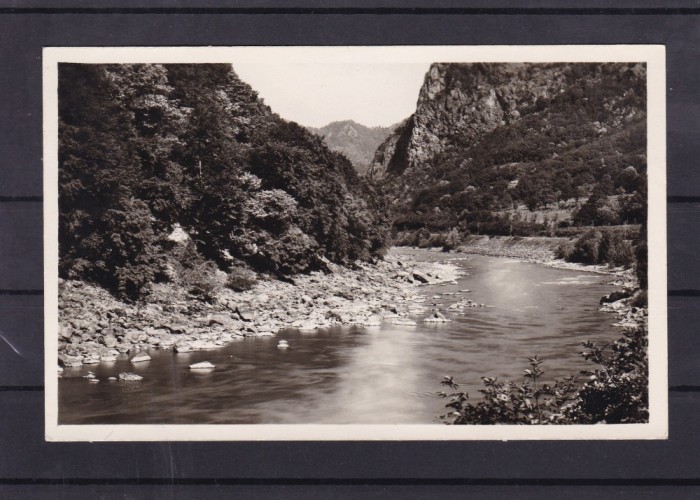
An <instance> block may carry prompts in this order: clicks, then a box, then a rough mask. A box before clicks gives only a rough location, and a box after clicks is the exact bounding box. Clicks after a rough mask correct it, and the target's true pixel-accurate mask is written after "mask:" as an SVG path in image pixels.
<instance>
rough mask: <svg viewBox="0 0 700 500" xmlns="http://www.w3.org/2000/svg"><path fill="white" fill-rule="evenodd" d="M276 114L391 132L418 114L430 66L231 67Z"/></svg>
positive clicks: (284, 64)
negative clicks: (385, 128) (382, 129)
mask: <svg viewBox="0 0 700 500" xmlns="http://www.w3.org/2000/svg"><path fill="white" fill-rule="evenodd" d="M232 64H233V69H234V71H235V72H236V74H237V75H238V76H239V77H240V78H241V79H242V80H243V81H244V82H246V83H248V84H249V85H251V86H252V87H253V89H254V90H255V91H257V92H258V94H259V96H260V97H261V98H262V99H263V100H264V101H265V104H267V105H268V106H270V107H271V108H272V111H273V112H275V113H277V114H279V115H280V116H281V117H282V118H284V119H286V120H291V121H294V122H297V123H299V124H300V125H304V126H307V127H316V128H319V127H323V126H325V125H328V124H329V123H331V122H338V121H345V120H353V121H355V122H357V123H360V124H362V125H365V126H367V127H388V126H390V125H394V124H396V123H399V122H401V121H402V120H404V119H406V118H407V117H409V116H410V115H411V114H412V113H413V112H414V111H415V109H416V102H417V100H418V92H419V90H420V87H421V85H422V84H423V79H424V77H425V74H426V73H427V71H428V69H429V67H430V64H429V63H390V64H386V63H328V62H319V63H314V62H265V63H259V62H233V63H232Z"/></svg>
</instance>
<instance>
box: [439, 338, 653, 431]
mask: <svg viewBox="0 0 700 500" xmlns="http://www.w3.org/2000/svg"><path fill="white" fill-rule="evenodd" d="M583 346H584V348H585V351H583V352H582V353H581V355H582V356H583V357H584V359H586V360H587V361H590V362H591V363H594V364H595V365H596V367H595V369H592V370H586V371H582V372H581V375H583V376H585V377H586V378H587V380H586V381H585V382H583V383H580V382H579V381H578V379H577V378H576V377H574V376H569V377H564V378H562V379H558V380H556V381H555V383H554V385H550V384H543V383H541V378H542V375H543V374H544V371H542V369H541V368H540V365H541V364H542V360H541V359H539V358H538V357H537V356H535V357H533V358H530V359H529V361H530V368H529V369H527V370H525V372H524V380H523V382H522V383H520V384H517V383H514V382H510V381H504V382H501V381H499V380H498V379H496V378H491V377H482V380H483V383H484V389H480V390H479V392H480V393H481V394H482V397H481V400H480V401H478V402H472V401H471V400H470V398H469V395H468V394H467V393H466V392H463V391H458V389H459V384H457V383H456V382H455V381H454V380H453V378H452V377H450V376H445V378H444V379H443V380H442V382H441V384H442V385H445V386H447V387H449V388H450V389H451V390H452V391H454V392H452V393H450V394H447V393H445V392H440V393H439V395H440V396H442V397H444V398H447V399H448V403H447V404H446V405H445V407H446V408H450V409H451V410H452V411H450V412H449V413H447V414H445V415H441V416H440V417H439V418H440V419H441V420H444V421H445V422H446V423H448V424H454V425H474V424H482V425H483V424H521V425H530V424H594V423H610V424H616V423H639V422H648V420H649V400H648V387H649V373H648V363H647V330H646V328H642V327H639V328H630V329H626V330H625V332H624V334H623V336H622V337H621V338H620V339H618V340H617V341H615V342H613V343H606V344H603V345H602V346H598V345H596V344H595V343H593V342H588V341H587V342H584V343H583Z"/></svg>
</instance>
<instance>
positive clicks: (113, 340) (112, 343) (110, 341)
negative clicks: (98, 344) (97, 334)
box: [102, 335, 118, 347]
mask: <svg viewBox="0 0 700 500" xmlns="http://www.w3.org/2000/svg"><path fill="white" fill-rule="evenodd" d="M102 342H103V343H104V345H106V346H107V347H117V344H118V342H117V337H115V336H114V335H105V336H104V337H102Z"/></svg>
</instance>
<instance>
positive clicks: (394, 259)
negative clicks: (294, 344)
mask: <svg viewBox="0 0 700 500" xmlns="http://www.w3.org/2000/svg"><path fill="white" fill-rule="evenodd" d="M330 270H331V272H330V273H329V274H325V273H321V272H316V273H311V274H309V275H300V276H297V277H295V279H294V284H291V283H284V282H281V281H276V280H265V281H263V280H261V281H259V282H258V283H257V284H256V285H255V286H254V287H253V288H252V289H251V290H249V291H246V292H240V293H237V292H234V291H232V290H229V289H226V288H222V289H221V290H220V291H219V293H218V294H217V296H216V299H215V300H214V301H212V302H203V301H201V300H197V299H195V298H192V297H188V296H187V294H186V293H185V292H184V291H183V290H182V289H178V288H176V287H174V286H172V285H165V284H158V285H154V287H153V291H152V293H151V295H150V297H149V299H148V301H147V302H145V303H141V304H128V303H125V302H121V301H119V300H117V299H115V298H114V297H113V296H112V295H110V294H109V293H108V292H107V291H105V290H103V289H101V288H99V287H95V286H92V285H89V284H87V283H83V282H79V281H61V282H60V283H59V329H58V332H57V334H58V339H59V340H58V351H59V353H58V358H59V361H60V363H61V364H62V365H63V366H81V365H84V364H85V365H89V364H98V363H101V362H109V361H114V360H115V359H116V358H117V357H118V356H120V355H124V354H129V355H131V354H138V353H139V352H140V351H143V350H145V349H147V348H163V349H175V350H176V351H178V352H188V351H194V350H209V349H216V348H219V347H221V346H223V345H225V344H227V343H229V342H232V341H235V340H238V339H242V338H244V337H248V336H266V335H275V334H276V333H277V332H278V331H280V330H281V329H285V328H298V329H300V330H306V331H311V330H315V329H317V328H325V327H330V326H333V325H362V326H376V325H379V324H381V322H382V321H392V322H396V323H398V324H406V323H407V322H408V321H411V320H410V319H409V318H408V315H409V314H416V313H419V312H424V311H426V308H425V307H424V306H422V303H423V302H424V301H425V298H424V297H423V296H422V295H421V294H420V289H419V286H420V285H422V284H438V283H449V282H453V281H454V280H455V279H456V278H457V277H458V276H459V271H458V268H457V267H456V266H453V265H450V264H445V263H439V262H414V261H412V260H410V258H407V257H406V256H395V255H389V256H387V258H386V259H385V260H383V261H380V262H378V263H376V264H358V265H357V267H356V269H348V268H344V267H340V266H335V265H330ZM426 314H427V313H426Z"/></svg>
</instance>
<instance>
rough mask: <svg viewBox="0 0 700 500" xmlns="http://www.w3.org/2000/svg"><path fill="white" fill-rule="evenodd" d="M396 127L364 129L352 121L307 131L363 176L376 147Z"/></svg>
mask: <svg viewBox="0 0 700 500" xmlns="http://www.w3.org/2000/svg"><path fill="white" fill-rule="evenodd" d="M396 127H397V125H391V126H389V127H366V126H364V125H362V124H359V123H357V122H354V121H352V120H345V121H339V122H332V123H329V124H328V125H326V126H325V127H321V128H310V129H309V130H311V132H313V133H314V134H316V135H318V136H320V137H323V141H324V142H325V143H326V145H327V146H328V147H329V148H330V149H331V150H333V151H336V152H338V153H342V154H344V155H345V156H346V157H347V159H348V160H350V161H351V162H352V164H353V166H354V167H355V169H356V170H357V173H358V174H360V175H364V174H365V173H367V169H368V168H369V165H370V163H371V162H372V158H373V157H374V152H375V151H376V149H377V147H378V146H379V145H380V144H381V143H382V142H384V140H386V138H387V136H388V135H389V134H391V132H393V130H394V129H395V128H396Z"/></svg>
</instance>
